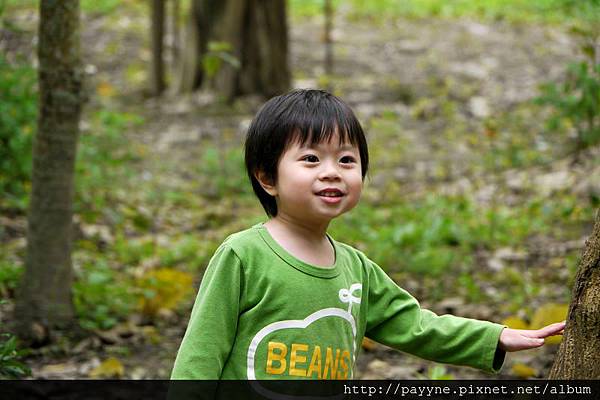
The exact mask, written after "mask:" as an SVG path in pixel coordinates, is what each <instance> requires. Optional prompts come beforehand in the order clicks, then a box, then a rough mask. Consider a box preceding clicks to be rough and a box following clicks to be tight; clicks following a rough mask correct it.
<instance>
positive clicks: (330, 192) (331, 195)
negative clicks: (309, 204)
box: [317, 189, 344, 203]
mask: <svg viewBox="0 0 600 400" xmlns="http://www.w3.org/2000/svg"><path fill="white" fill-rule="evenodd" d="M317 196H319V197H320V198H321V199H322V200H323V201H325V202H326V203H338V202H340V201H341V200H342V197H343V196H344V193H343V192H342V191H341V190H339V189H325V190H321V191H320V192H317Z"/></svg>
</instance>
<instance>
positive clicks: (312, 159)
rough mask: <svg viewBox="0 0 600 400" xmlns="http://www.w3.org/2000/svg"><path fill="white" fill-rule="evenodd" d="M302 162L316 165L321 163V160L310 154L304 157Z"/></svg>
mask: <svg viewBox="0 0 600 400" xmlns="http://www.w3.org/2000/svg"><path fill="white" fill-rule="evenodd" d="M302 161H306V162H309V163H316V162H319V158H318V157H317V156H315V155H312V154H309V155H307V156H304V157H302Z"/></svg>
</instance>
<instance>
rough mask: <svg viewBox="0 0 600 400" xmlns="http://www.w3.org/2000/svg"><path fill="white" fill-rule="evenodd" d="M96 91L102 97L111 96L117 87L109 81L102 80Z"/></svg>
mask: <svg viewBox="0 0 600 400" xmlns="http://www.w3.org/2000/svg"><path fill="white" fill-rule="evenodd" d="M96 93H98V95H99V96H100V97H111V96H113V95H114V94H115V88H114V87H113V86H112V85H111V84H110V83H108V82H100V83H99V84H98V86H96Z"/></svg>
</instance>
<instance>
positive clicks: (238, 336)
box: [172, 224, 504, 379]
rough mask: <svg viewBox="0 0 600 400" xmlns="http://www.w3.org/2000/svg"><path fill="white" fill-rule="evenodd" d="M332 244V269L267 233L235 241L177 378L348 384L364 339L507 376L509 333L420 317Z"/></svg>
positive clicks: (213, 281) (209, 273)
mask: <svg viewBox="0 0 600 400" xmlns="http://www.w3.org/2000/svg"><path fill="white" fill-rule="evenodd" d="M330 240H331V242H332V244H333V246H334V249H335V264H334V266H333V267H332V268H330V269H327V268H321V267H316V266H313V265H310V264H307V263H305V262H303V261H301V260H299V259H297V258H295V257H294V256H292V255H291V254H290V253H288V252H287V251H286V250H284V249H283V248H282V247H281V246H280V245H279V244H278V243H277V242H276V241H275V240H274V239H273V238H272V237H271V236H270V234H269V233H268V231H267V230H266V228H265V227H264V225H262V224H258V225H255V226H253V227H252V228H250V229H247V230H245V231H242V232H238V233H236V234H233V235H231V236H230V237H228V238H227V239H226V240H225V242H224V243H223V244H222V245H221V246H220V247H219V249H218V250H217V251H216V253H215V255H214V256H213V258H212V259H211V261H210V263H209V266H208V268H207V270H206V272H205V275H204V278H203V280H202V283H201V285H200V290H199V292H198V296H197V298H196V302H195V304H194V308H193V310H192V314H191V318H190V321H189V325H188V328H187V331H186V333H185V336H184V338H183V341H182V343H181V347H180V349H179V352H178V354H177V359H176V361H175V366H174V369H173V373H172V379H296V378H299V379H303V378H304V379H307V378H308V379H350V378H352V376H353V370H354V365H355V360H356V356H357V354H358V351H359V348H360V344H361V342H362V339H363V337H364V336H367V337H369V338H371V339H373V340H376V341H378V342H380V343H383V344H386V345H388V346H391V347H393V348H396V349H398V350H401V351H404V352H407V353H410V354H414V355H417V356H419V357H422V358H425V359H428V360H434V361H438V362H444V363H451V364H457V365H468V366H472V367H475V368H479V369H482V370H486V371H490V372H496V371H498V370H499V369H500V367H501V365H502V363H503V361H504V352H501V351H499V352H498V353H497V354H496V350H497V345H498V338H499V336H500V332H501V331H502V328H503V326H502V325H498V324H494V323H491V322H487V321H479V320H473V319H467V318H460V317H455V316H452V315H442V316H437V315H436V314H434V313H433V312H431V311H429V310H425V309H421V308H420V306H419V303H418V302H417V301H416V300H415V299H414V298H413V297H412V296H411V295H410V294H409V293H408V292H406V291H405V290H403V289H401V288H400V287H398V286H397V285H396V284H395V283H394V282H393V281H392V280H391V279H390V278H389V277H388V276H387V275H386V274H385V272H384V271H383V270H382V269H381V268H380V267H379V266H377V265H376V264H375V263H374V262H372V261H371V260H369V259H368V258H367V257H366V256H365V255H364V254H363V253H361V252H360V251H358V250H356V249H354V248H352V247H350V246H348V245H345V244H342V243H339V242H336V241H334V240H333V239H330ZM495 355H496V357H495Z"/></svg>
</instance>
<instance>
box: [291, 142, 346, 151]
mask: <svg viewBox="0 0 600 400" xmlns="http://www.w3.org/2000/svg"><path fill="white" fill-rule="evenodd" d="M319 147H324V144H322V143H317V144H310V143H305V144H303V145H302V146H300V150H316V149H318V148H319ZM354 149H356V146H355V145H352V144H349V143H346V144H344V145H342V146H340V148H339V151H350V150H354Z"/></svg>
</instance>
